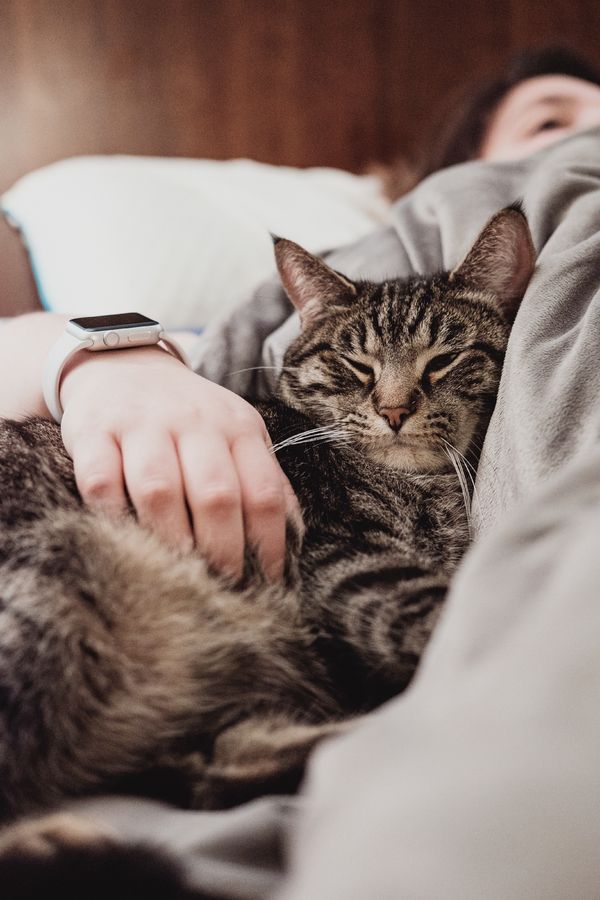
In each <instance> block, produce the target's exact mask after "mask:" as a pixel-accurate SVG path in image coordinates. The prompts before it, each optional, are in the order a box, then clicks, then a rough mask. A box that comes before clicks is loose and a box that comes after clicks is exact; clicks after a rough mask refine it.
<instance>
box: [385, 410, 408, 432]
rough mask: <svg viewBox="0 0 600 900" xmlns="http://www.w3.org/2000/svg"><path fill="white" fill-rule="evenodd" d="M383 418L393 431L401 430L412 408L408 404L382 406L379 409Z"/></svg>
mask: <svg viewBox="0 0 600 900" xmlns="http://www.w3.org/2000/svg"><path fill="white" fill-rule="evenodd" d="M377 412H378V413H379V415H380V416H381V417H382V419H386V420H387V423H388V425H389V426H390V428H391V429H392V431H400V429H401V428H402V423H403V422H404V420H405V419H406V417H407V416H409V415H410V413H411V410H410V409H409V408H408V406H380V407H379V409H378V410H377Z"/></svg>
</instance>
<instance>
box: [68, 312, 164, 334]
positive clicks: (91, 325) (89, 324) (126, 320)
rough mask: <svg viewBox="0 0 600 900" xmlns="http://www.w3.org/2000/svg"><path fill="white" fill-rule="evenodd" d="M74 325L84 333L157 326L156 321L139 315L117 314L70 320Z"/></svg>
mask: <svg viewBox="0 0 600 900" xmlns="http://www.w3.org/2000/svg"><path fill="white" fill-rule="evenodd" d="M70 321H71V322H73V324H74V325H78V326H79V327H80V328H83V330H84V331H108V330H109V331H115V330H117V329H119V328H135V327H136V326H145V327H146V328H147V327H148V326H149V325H158V322H157V321H156V319H149V318H148V316H142V315H141V313H118V314H116V315H114V316H82V317H81V318H80V319H71V320H70Z"/></svg>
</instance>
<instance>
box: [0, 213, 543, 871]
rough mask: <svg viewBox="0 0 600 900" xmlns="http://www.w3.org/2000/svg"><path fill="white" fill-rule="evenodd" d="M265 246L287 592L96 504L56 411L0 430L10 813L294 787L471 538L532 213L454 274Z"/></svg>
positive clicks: (238, 795) (410, 662)
mask: <svg viewBox="0 0 600 900" xmlns="http://www.w3.org/2000/svg"><path fill="white" fill-rule="evenodd" d="M275 250H276V258H277V263H278V267H279V271H280V273H281V277H282V281H283V283H284V286H285V287H286V290H287V292H288V294H289V296H290V298H291V300H292V301H293V302H294V303H295V304H296V306H297V307H298V309H299V311H300V315H301V319H302V324H303V327H302V333H301V335H300V337H299V338H298V339H297V341H296V342H295V343H294V344H293V346H291V347H290V349H289V351H288V353H287V356H286V359H285V368H284V371H283V374H282V376H281V380H280V385H279V394H278V396H277V397H275V398H274V399H273V400H272V401H270V402H269V403H267V404H265V405H263V406H262V407H261V412H262V413H263V415H264V417H265V419H266V421H267V425H268V428H269V431H270V434H271V436H272V439H273V442H274V448H275V451H276V452H277V453H278V458H279V460H280V462H281V464H282V466H283V468H284V470H285V471H286V473H287V475H288V477H289V478H290V479H291V481H292V484H293V486H294V488H295V490H296V492H297V494H298V496H299V498H300V501H301V504H302V508H303V513H304V523H305V532H304V535H303V536H302V537H301V538H300V536H298V535H294V534H292V533H291V531H290V541H289V566H288V583H287V585H286V586H285V588H280V589H275V588H272V587H268V586H266V585H265V584H264V583H263V582H262V581H261V579H260V576H259V574H258V573H256V572H255V573H254V574H250V575H249V577H248V579H247V582H246V586H245V587H244V588H240V589H234V588H232V587H231V586H228V585H226V584H224V583H223V582H222V581H220V580H219V579H218V578H216V577H214V576H213V575H211V574H210V573H209V572H208V571H207V568H206V566H205V564H204V562H203V561H202V560H201V559H199V558H197V557H195V556H186V557H183V556H177V555H175V554H174V553H173V552H172V551H170V550H168V549H167V548H165V547H163V546H161V545H160V544H159V543H158V542H157V540H155V538H154V537H153V536H152V535H150V534H149V533H147V532H146V531H145V530H143V529H141V528H140V527H139V526H138V525H137V524H136V523H135V521H134V520H133V518H131V519H129V520H126V521H122V522H121V523H117V524H115V523H110V522H108V521H106V520H104V519H102V518H100V517H99V516H98V515H95V514H92V513H91V512H90V511H88V510H86V509H85V508H84V507H83V506H82V503H81V500H80V498H79V496H78V494H77V490H76V486H75V482H74V477H73V470H72V466H71V462H70V460H69V458H68V456H67V455H66V452H65V451H64V448H63V446H62V442H61V440H60V433H59V429H58V428H57V427H56V426H54V425H53V424H50V423H48V422H46V421H43V420H41V419H30V420H26V421H24V422H10V421H5V422H4V423H2V424H1V425H0V480H1V483H2V492H1V494H0V811H1V814H2V815H3V816H4V817H5V818H7V819H9V820H10V819H13V818H15V817H17V816H20V815H22V814H23V813H24V812H27V811H30V810H35V809H39V808H44V807H51V806H53V805H55V804H56V803H57V802H58V801H60V799H61V798H63V797H68V796H72V795H77V794H81V793H85V792H93V791H96V790H104V789H107V788H110V789H115V788H118V789H120V788H122V787H123V785H124V784H125V783H129V784H133V785H134V786H135V785H137V787H138V789H140V790H144V791H145V790H150V789H151V790H152V791H155V790H158V789H157V788H156V784H159V785H166V788H165V790H166V792H167V793H168V794H169V795H170V796H174V797H175V798H176V799H177V800H178V801H181V802H185V803H189V804H191V805H194V806H200V807H204V808H212V807H216V806H228V805H231V804H234V803H238V802H240V801H241V800H243V799H246V798H248V797H251V796H254V795H256V794H259V793H263V792H266V791H273V790H291V789H294V788H295V787H296V786H297V784H298V782H299V780H300V778H301V775H302V770H303V766H304V762H305V759H306V755H307V753H308V751H309V750H310V748H311V747H312V746H313V744H314V743H315V742H316V741H318V740H319V739H321V738H322V737H324V736H327V735H329V734H332V733H336V732H338V731H342V730H345V728H346V727H348V724H349V723H351V722H352V721H353V718H354V717H356V716H357V715H360V714H362V713H364V712H366V711H368V710H370V709H372V708H373V707H375V706H377V705H378V704H379V703H381V702H382V701H383V700H385V699H387V698H388V697H390V696H392V695H394V694H396V693H398V692H399V691H401V690H403V689H404V688H405V687H406V686H407V684H408V683H409V682H410V680H411V678H412V676H413V674H414V671H415V669H416V666H417V664H418V661H419V658H420V656H421V654H422V652H423V649H424V647H425V645H426V643H427V640H428V638H429V636H430V634H431V631H432V629H433V627H434V625H435V623H436V621H437V619H438V616H439V613H440V610H441V608H442V604H443V601H444V598H445V596H446V592H447V589H448V584H449V581H450V579H451V577H452V574H453V572H454V570H455V568H456V566H457V564H458V562H459V560H460V559H461V557H462V555H463V553H464V551H465V549H466V547H467V545H468V540H469V534H468V516H467V511H466V509H465V502H464V499H465V485H464V484H462V485H461V479H460V478H459V477H458V475H457V472H456V470H455V464H456V462H457V460H459V459H461V458H462V459H465V460H466V467H467V471H468V469H469V466H471V465H474V464H475V462H476V458H477V454H478V451H479V447H480V443H481V441H482V439H483V435H484V432H485V428H486V426H487V423H488V421H489V417H490V414H491V412H492V409H493V405H494V398H495V395H496V391H497V387H498V382H499V378H500V373H501V368H502V360H503V355H504V351H505V348H506V343H507V340H508V336H509V331H510V322H511V318H512V316H513V315H514V312H515V310H516V307H517V305H518V301H519V299H520V297H521V296H522V293H523V291H524V289H525V286H526V284H527V281H528V278H529V276H530V274H531V270H532V267H533V250H532V247H531V241H530V238H529V231H528V228H527V224H526V221H525V219H524V217H523V215H522V213H521V212H520V211H519V210H518V209H515V208H511V209H508V210H504V211H502V212H501V213H499V214H498V215H497V216H496V217H495V218H494V219H492V221H491V222H490V223H489V224H488V226H487V227H486V229H484V231H483V232H482V235H480V237H479V239H478V241H477V242H476V244H475V245H474V247H473V249H472V250H471V252H470V254H469V255H468V256H467V258H466V260H465V261H464V262H463V263H462V264H461V265H460V266H459V267H457V269H456V270H455V271H454V272H452V273H446V274H440V275H436V276H434V277H428V278H415V279H413V280H410V281H396V280H389V281H386V282H385V283H383V284H378V285H376V284H370V283H355V282H350V281H348V280H347V279H346V278H345V277H344V276H341V275H339V274H338V273H336V272H333V271H332V270H331V269H329V268H328V267H327V266H326V265H325V264H324V263H323V262H321V261H320V260H318V259H316V258H315V257H313V256H311V255H310V254H308V253H307V252H306V251H304V250H302V248H300V247H298V246H297V245H296V244H293V243H292V242H289V241H283V240H277V242H276V248H275ZM498 259H500V262H498ZM463 481H464V478H463ZM468 493H469V492H468V490H467V497H468ZM145 773H146V774H145ZM148 773H149V774H148ZM40 827H42V826H40ZM50 830H51V831H52V829H50ZM67 830H68V834H69V836H71V835H72V830H71V827H70V826H69V829H67ZM52 833H54V831H52ZM61 833H62V832H61V831H60V829H59V830H58V832H57V834H59V835H60V834H61ZM86 834H87V832H86ZM70 840H71V837H69V841H70ZM34 843H35V842H34ZM5 845H6V846H10V847H11V848H12V852H13V862H14V846H15V844H14V841H12V842H11V840H8V842H5ZM19 858H20V857H19ZM2 859H3V855H2V850H1V847H0V875H1V871H2V868H1V866H2Z"/></svg>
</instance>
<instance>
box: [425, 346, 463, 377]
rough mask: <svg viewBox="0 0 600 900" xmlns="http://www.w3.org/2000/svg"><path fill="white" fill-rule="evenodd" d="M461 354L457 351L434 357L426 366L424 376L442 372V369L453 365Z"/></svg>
mask: <svg viewBox="0 0 600 900" xmlns="http://www.w3.org/2000/svg"><path fill="white" fill-rule="evenodd" d="M460 353H461V351H456V352H454V353H440V355H439V356H434V357H433V359H430V360H429V362H428V363H427V365H426V366H425V372H424V373H423V374H425V375H429V374H430V373H431V372H441V370H442V369H445V368H446V367H447V366H449V365H450V364H451V363H453V362H454V360H455V359H457V358H458V357H459V356H460Z"/></svg>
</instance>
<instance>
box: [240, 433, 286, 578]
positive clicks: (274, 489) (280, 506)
mask: <svg viewBox="0 0 600 900" xmlns="http://www.w3.org/2000/svg"><path fill="white" fill-rule="evenodd" d="M232 456H233V460H234V463H235V467H236V470H237V473H238V478H239V480H240V487H241V491H242V508H243V515H244V530H245V535H246V542H247V544H248V545H249V546H251V547H252V548H253V549H254V550H255V551H256V553H257V555H258V561H259V563H260V566H261V569H262V571H263V572H264V574H265V576H266V577H267V578H269V579H270V580H272V581H276V580H278V579H280V578H281V577H282V575H283V566H284V561H285V516H286V496H285V492H284V483H283V480H282V477H281V476H282V472H281V470H280V468H279V465H278V463H277V462H276V460H275V459H274V458H273V456H272V454H271V453H270V451H269V448H268V446H267V443H266V441H265V438H264V436H263V435H261V434H247V435H241V436H239V437H238V438H237V439H236V440H235V441H234V442H233V443H232Z"/></svg>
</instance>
